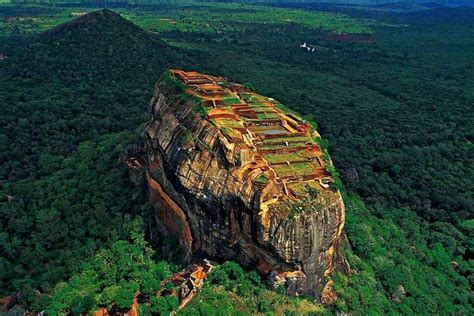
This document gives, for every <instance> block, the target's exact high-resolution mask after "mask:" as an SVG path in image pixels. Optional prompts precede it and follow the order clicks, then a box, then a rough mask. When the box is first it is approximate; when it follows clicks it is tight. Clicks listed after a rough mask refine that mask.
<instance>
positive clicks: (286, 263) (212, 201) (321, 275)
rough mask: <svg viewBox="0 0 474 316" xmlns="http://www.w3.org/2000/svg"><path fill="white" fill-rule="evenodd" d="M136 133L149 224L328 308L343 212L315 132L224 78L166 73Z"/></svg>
mask: <svg viewBox="0 0 474 316" xmlns="http://www.w3.org/2000/svg"><path fill="white" fill-rule="evenodd" d="M150 111H151V116H152V118H151V120H150V121H149V123H148V125H147V127H146V130H145V142H146V145H147V149H148V166H147V180H148V184H149V188H150V192H151V200H152V203H153V206H154V208H155V210H156V212H157V217H158V218H159V220H160V221H161V223H163V224H164V226H165V227H166V228H167V230H168V232H170V233H172V234H174V235H176V236H178V238H179V240H180V242H181V244H182V245H183V246H184V248H185V249H186V250H187V254H188V258H189V259H191V258H192V256H193V255H195V254H201V255H205V256H207V257H209V258H213V259H216V260H235V261H238V262H239V263H240V264H242V265H245V266H249V267H257V268H258V269H259V270H260V271H261V272H262V274H264V275H266V276H267V278H268V280H269V283H270V284H271V285H272V286H284V287H285V288H286V291H287V293H288V294H295V295H297V294H306V295H310V296H313V297H315V298H316V299H317V300H319V301H323V302H331V301H333V300H334V295H333V294H334V293H333V291H332V281H331V280H330V277H331V275H332V273H333V272H334V270H335V268H342V269H344V270H347V269H348V265H347V262H346V261H345V259H344V255H343V252H342V249H341V247H340V237H341V235H342V233H343V232H342V230H343V226H344V205H343V202H342V199H341V196H340V193H339V192H338V191H337V190H336V189H334V188H333V185H332V178H331V176H330V174H329V173H328V172H327V171H326V169H327V168H328V167H332V165H331V161H330V160H329V158H328V157H323V154H322V152H321V150H320V148H319V146H318V145H317V142H316V139H317V138H318V137H319V135H318V134H317V132H316V131H315V130H314V129H313V128H312V127H311V126H310V125H309V124H308V123H306V122H304V121H303V120H302V119H301V118H299V116H298V115H297V114H296V113H293V112H291V111H289V110H287V109H285V108H284V107H283V106H282V105H281V104H279V103H278V102H276V101H275V100H273V99H271V98H266V97H263V96H260V95H258V94H256V93H253V92H252V91H250V90H248V89H247V88H245V87H243V86H241V85H238V84H234V83H230V82H228V81H226V80H225V79H224V78H220V77H212V76H207V75H201V74H199V73H195V72H184V71H180V70H171V71H170V72H169V73H166V74H165V75H164V76H163V77H162V79H161V80H160V81H159V82H158V84H157V86H156V91H155V97H154V98H153V99H152V101H151V106H150Z"/></svg>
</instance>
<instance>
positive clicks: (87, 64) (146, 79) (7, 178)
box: [0, 10, 179, 306]
mask: <svg viewBox="0 0 474 316" xmlns="http://www.w3.org/2000/svg"><path fill="white" fill-rule="evenodd" d="M171 56H174V57H176V58H177V59H179V54H176V53H175V52H173V51H172V50H171V49H170V48H169V47H167V46H166V45H164V44H163V43H162V42H161V41H160V40H158V39H155V38H154V37H152V36H150V35H149V34H147V33H146V32H144V31H143V30H141V29H140V28H138V27H136V26H135V25H134V24H132V23H130V22H129V21H127V20H126V19H124V18H122V17H121V16H120V15H118V14H115V13H113V12H111V11H107V10H102V11H98V12H94V13H91V14H89V15H87V16H84V17H81V18H79V19H77V20H75V21H73V22H71V23H68V24H65V25H63V26H61V27H58V28H56V29H54V30H52V31H50V32H47V33H45V34H41V35H40V36H39V37H38V38H36V39H35V40H34V41H33V42H32V43H30V44H29V45H27V46H25V47H22V48H20V49H17V50H16V51H15V53H14V54H13V55H10V56H9V58H8V59H6V60H4V61H3V62H2V63H0V87H2V88H1V89H0V166H1V167H0V179H2V181H1V186H0V196H3V197H5V196H8V195H9V196H11V197H12V198H13V200H12V203H0V222H1V223H2V225H1V227H0V244H1V247H0V255H1V256H0V289H1V291H2V293H0V294H3V295H7V294H10V293H14V292H15V291H21V293H22V296H21V297H22V300H23V301H25V300H26V301H28V300H30V301H31V300H34V296H33V294H32V293H34V290H39V291H40V292H41V293H44V292H50V291H51V289H52V287H53V286H54V285H55V284H56V283H57V282H59V281H62V280H64V279H66V278H68V277H70V275H71V274H72V273H73V272H74V271H77V270H78V269H79V268H80V266H81V264H82V262H83V261H84V260H85V259H87V258H89V257H90V256H92V255H93V254H94V253H95V252H96V251H98V250H99V249H101V248H102V247H103V246H104V245H105V244H106V243H110V242H113V241H114V240H119V239H126V238H128V234H129V230H128V229H127V228H126V227H127V225H128V224H127V223H130V222H131V218H132V217H133V215H135V214H138V213H141V209H140V207H141V205H144V204H146V203H145V202H143V200H142V199H143V196H142V195H141V193H140V192H138V191H133V190H135V189H133V188H132V187H131V186H130V184H129V183H128V176H127V174H126V170H125V169H126V168H125V166H124V164H123V162H121V161H120V160H119V158H120V154H121V151H122V148H123V146H124V145H125V144H127V142H133V141H135V139H134V137H135V136H136V135H139V133H135V132H134V131H135V130H136V129H137V128H139V126H140V124H141V123H142V122H144V121H146V120H147V118H148V117H147V105H148V103H149V100H150V98H151V96H152V95H151V94H152V92H153V86H154V84H155V82H156V81H157V79H158V78H159V76H160V75H161V73H162V72H163V70H164V69H165V68H166V67H169V66H171ZM132 191H133V192H132ZM142 202H143V203H142ZM27 294H30V295H31V296H28V295H27ZM30 306H31V305H30Z"/></svg>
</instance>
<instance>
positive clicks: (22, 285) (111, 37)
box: [0, 4, 474, 314]
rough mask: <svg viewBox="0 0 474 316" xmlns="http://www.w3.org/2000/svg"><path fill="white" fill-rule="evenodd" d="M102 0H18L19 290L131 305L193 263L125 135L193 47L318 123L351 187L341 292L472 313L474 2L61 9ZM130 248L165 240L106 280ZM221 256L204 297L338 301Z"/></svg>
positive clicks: (8, 67)
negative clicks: (392, 7)
mask: <svg viewBox="0 0 474 316" xmlns="http://www.w3.org/2000/svg"><path fill="white" fill-rule="evenodd" d="M295 7H296V9H298V10H295ZM93 9H94V8H90V7H87V6H83V7H60V6H55V7H42V6H19V7H16V6H5V7H3V8H2V10H1V11H0V19H1V22H0V32H1V34H0V35H1V36H0V53H4V54H5V55H7V57H8V58H6V59H4V60H2V61H0V87H1V89H0V107H1V113H0V122H1V124H0V131H1V133H0V165H1V167H0V185H1V186H0V198H1V201H2V202H1V204H0V218H1V223H2V225H1V226H0V240H1V247H0V289H1V292H0V294H2V295H8V294H11V293H20V294H18V295H16V300H17V301H18V302H19V303H21V304H23V306H25V307H26V306H28V307H29V308H30V309H33V310H37V311H39V310H42V309H44V308H46V310H47V311H50V313H53V314H54V313H55V312H54V311H65V310H71V311H72V310H74V311H79V310H82V311H89V310H91V309H94V308H96V307H98V306H108V304H110V303H111V301H113V299H112V298H111V297H112V296H115V297H116V298H117V297H120V298H121V299H123V301H121V302H122V303H119V302H118V299H117V302H116V303H117V304H119V305H120V304H121V305H120V306H121V307H124V306H127V304H129V303H130V300H131V298H129V297H127V294H126V293H130V292H133V290H134V289H136V288H137V287H138V288H140V289H141V290H143V291H147V290H150V289H153V290H157V286H156V284H150V282H151V281H150V279H155V280H157V279H160V278H164V277H165V276H166V274H167V273H169V271H171V270H172V269H174V268H175V267H174V262H173V260H172V258H171V256H169V255H168V253H167V251H165V249H166V247H163V245H161V247H160V246H159V245H157V244H155V242H154V241H151V242H152V244H153V246H154V247H155V248H156V249H157V251H156V253H152V252H151V250H150V249H149V248H148V247H149V246H147V245H146V243H145V242H144V241H143V238H144V237H143V234H144V233H145V238H148V237H149V235H148V229H145V227H148V228H149V226H150V222H149V218H148V212H149V206H148V203H147V198H146V192H145V191H144V190H142V189H141V188H140V187H136V186H134V185H132V183H130V180H129V176H128V171H127V168H126V167H125V165H124V163H123V161H122V154H123V148H124V147H125V146H126V145H127V144H130V143H138V142H140V132H141V130H140V126H141V124H143V123H144V122H146V120H147V119H148V115H147V105H148V101H149V99H150V97H151V95H152V92H153V86H154V84H155V82H156V80H157V79H158V78H159V76H160V74H161V73H162V71H163V70H164V69H165V68H167V67H170V66H176V67H183V68H193V69H196V70H198V71H203V72H210V73H215V74H219V75H225V76H227V77H230V78H231V79H233V80H236V81H240V82H244V83H250V84H251V85H252V86H253V87H255V89H256V90H257V91H259V92H260V93H262V94H264V95H270V96H273V97H275V98H276V99H278V100H280V101H281V102H283V103H285V104H287V105H289V106H290V107H292V108H293V109H295V110H297V111H299V112H300V113H302V114H304V115H305V117H306V118H307V119H308V120H311V121H314V122H315V123H317V124H318V129H319V130H320V132H321V133H322V135H323V137H324V138H325V139H326V140H327V142H328V144H329V149H330V153H331V156H332V158H333V160H334V162H335V164H336V167H337V168H338V170H339V171H340V173H341V174H342V179H343V181H344V185H345V187H346V190H345V193H344V194H345V202H346V205H347V224H346V232H347V237H348V243H347V249H346V252H347V254H348V258H349V262H350V263H351V266H352V269H353V273H352V275H351V276H344V275H338V276H337V278H336V291H337V293H338V297H339V299H338V301H337V304H336V306H335V307H328V309H329V311H331V310H332V309H335V310H339V311H355V312H356V313H357V314H366V313H369V312H372V313H376V314H379V313H389V312H394V313H402V314H414V313H416V314H426V313H439V314H472V312H473V310H472V304H473V301H472V300H473V297H472V294H471V289H472V283H473V281H474V279H473V276H472V270H473V268H474V266H473V262H472V253H473V244H472V242H473V240H474V236H473V235H474V221H473V219H472V215H473V198H474V192H473V188H474V185H473V181H474V174H473V170H474V166H473V161H474V159H473V158H474V149H473V146H472V142H473V140H474V118H473V115H474V114H473V113H474V111H473V104H474V71H473V66H474V65H473V61H474V56H473V55H474V34H473V33H474V25H473V24H474V22H473V21H474V10H470V9H437V10H429V11H422V12H413V13H405V14H396V13H376V12H372V11H364V10H357V11H355V10H348V9H339V8H335V7H331V6H324V7H321V6H318V5H310V4H303V5H291V8H286V7H282V6H281V5H280V6H279V8H268V7H263V6H247V5H233V4H208V5H182V6H179V7H176V6H170V5H163V6H124V7H120V8H115V10H116V11H117V12H119V13H121V14H122V15H123V16H125V17H126V18H127V19H128V20H129V21H127V20H125V19H123V18H122V17H120V16H119V15H117V14H113V13H111V12H110V11H102V12H101V13H96V14H93V15H89V16H85V17H83V18H81V19H80V20H79V22H77V21H76V22H71V23H68V24H65V25H63V26H60V27H56V28H53V27H54V26H55V25H58V24H60V23H62V22H64V21H66V20H71V19H72V18H73V17H72V16H71V12H83V11H85V12H87V11H91V10H93ZM286 10H290V11H288V14H287V15H288V16H292V17H293V18H292V20H291V21H286V20H285V19H284V16H285V11H286ZM303 10H304V11H303ZM186 12H188V13H189V15H187V14H186ZM191 13H192V15H190V14H191ZM190 17H192V18H190ZM298 17H300V19H298ZM164 18H167V19H176V20H177V21H178V23H177V25H174V24H171V25H170V24H169V22H167V21H166V20H162V19H164ZM35 19H37V20H35ZM318 19H319V20H318ZM299 20H300V22H298V21H299ZM130 21H131V22H133V23H131V22H130ZM267 21H271V22H269V23H267ZM309 21H311V22H309ZM322 21H324V23H323V22H322ZM326 21H327V23H326ZM181 22H182V23H181ZM134 23H135V24H137V25H138V26H136V25H135V24H134ZM322 25H324V26H322ZM51 28H53V29H51ZM44 31H46V33H44ZM347 32H349V33H351V32H353V33H359V34H362V33H364V34H365V35H363V36H354V37H347V36H344V34H342V33H347ZM304 42H306V43H308V45H310V46H311V47H313V48H315V50H314V51H313V52H311V51H308V50H306V49H302V48H300V47H299V45H300V44H302V43H304ZM354 170H355V172H356V174H357V176H356V177H354ZM140 234H141V235H140ZM137 236H138V237H137ZM140 236H141V237H140ZM137 242H138V244H137ZM119 249H129V250H127V251H130V252H135V251H136V253H137V258H138V257H140V255H139V254H140V253H142V254H143V256H145V257H146V258H147V261H146V263H145V264H137V265H136V270H134V271H133V272H134V273H135V272H137V271H138V272H139V271H144V270H148V271H152V272H150V273H156V275H153V274H149V275H147V276H146V277H145V276H144V277H143V278H140V277H127V278H123V277H120V273H127V274H130V273H129V272H130V271H128V272H127V271H126V270H123V271H122V270H120V269H121V268H120V264H121V262H123V261H121V260H122V259H120V258H116V259H117V261H114V260H112V262H111V264H112V265H113V264H115V265H117V269H118V270H117V271H119V272H117V273H118V274H116V275H115V276H114V278H107V280H106V281H103V283H102V284H101V285H97V282H99V281H100V280H99V281H98V280H94V279H91V278H90V274H93V273H94V271H96V272H97V269H98V267H97V264H95V262H97V260H102V259H103V257H104V256H105V257H107V256H109V255H110V254H113V253H114V251H115V252H117V251H119V252H120V250H119ZM168 249H169V248H168ZM114 258H115V257H114ZM164 259H166V260H168V263H164V262H162V263H159V262H160V260H164ZM123 260H125V258H123ZM136 260H138V259H136ZM143 269H144V270H143ZM239 269H240V270H239ZM120 271H121V272H120ZM153 271H155V272H153ZM222 271H223V272H221V273H216V277H215V279H213V280H212V281H211V282H209V284H208V285H207V286H206V287H205V288H204V290H203V291H202V292H201V293H199V294H198V298H197V299H195V300H193V302H192V304H191V305H190V306H189V308H187V309H185V310H184V312H185V313H186V312H187V311H188V312H189V313H193V314H196V313H201V314H206V311H209V310H210V309H212V308H219V310H222V311H223V312H224V311H227V312H229V313H230V312H232V309H233V308H234V309H236V308H237V307H238V308H237V309H239V310H241V311H243V312H247V313H256V312H261V313H265V312H269V311H271V310H272V308H280V309H279V311H280V312H281V313H284V311H285V310H287V311H289V312H291V311H296V310H298V309H299V310H305V311H307V312H308V313H310V312H318V311H321V310H322V308H321V307H318V306H316V305H314V304H312V303H310V302H309V301H307V300H297V299H289V298H286V297H284V296H282V295H280V294H278V293H275V292H271V291H268V290H265V289H264V287H263V285H262V284H261V280H260V279H259V278H258V276H256V275H255V274H254V273H252V272H246V271H243V270H241V268H239V267H237V266H235V265H233V264H232V263H228V264H226V265H223V267H222ZM226 271H227V272H226ZM229 271H231V272H229ZM97 273H98V272H97ZM101 273H105V272H101ZM132 274H133V273H132ZM236 275H237V276H236ZM71 277H72V279H70V278H71ZM147 278H150V279H147ZM69 279H70V280H71V281H70V282H68V283H67V284H65V283H62V282H64V281H67V280H69ZM242 284H246V286H244V288H242ZM87 288H88V289H89V290H85V289H87ZM90 288H100V289H101V290H100V291H99V292H94V291H92V290H90ZM35 290H39V291H40V292H41V293H42V294H44V295H41V296H38V295H37V294H36V295H35ZM84 293H87V294H84ZM119 293H120V295H119ZM49 294H51V295H53V296H50V295H49ZM256 296H258V297H259V299H258V301H254V300H253V299H252V298H253V297H256ZM52 298H54V299H52ZM173 304H174V303H173V302H154V304H151V307H150V306H145V305H144V306H142V308H143V309H147V308H148V309H149V308H152V309H153V308H156V310H159V309H160V308H162V309H163V310H165V309H167V308H172V307H173V306H174V305H173ZM236 306H237V307H236ZM274 306H276V307H274ZM144 313H146V310H144Z"/></svg>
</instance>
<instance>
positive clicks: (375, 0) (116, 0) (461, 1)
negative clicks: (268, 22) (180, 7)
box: [0, 0, 474, 6]
mask: <svg viewBox="0 0 474 316" xmlns="http://www.w3.org/2000/svg"><path fill="white" fill-rule="evenodd" d="M2 2H12V3H40V2H42V3H51V2H53V3H81V4H82V3H85V2H84V1H81V0H56V1H50V0H0V3H2ZM192 2H196V1H190V0H177V1H173V3H175V4H176V3H192ZM202 2H246V3H253V2H259V3H329V4H353V5H370V6H372V5H382V4H398V3H403V4H409V5H413V4H423V5H424V4H428V5H429V4H438V5H443V6H474V1H473V0H235V1H232V0H217V1H212V0H211V1H206V0H203V1H202ZM86 3H90V4H93V3H97V4H99V3H106V4H107V5H111V4H127V3H128V4H169V3H170V1H169V0H150V1H132V0H109V1H106V2H104V1H86Z"/></svg>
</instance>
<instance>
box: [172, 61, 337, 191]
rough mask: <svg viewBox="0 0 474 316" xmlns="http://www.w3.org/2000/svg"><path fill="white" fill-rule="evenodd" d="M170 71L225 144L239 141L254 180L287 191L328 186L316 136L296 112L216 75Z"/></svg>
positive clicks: (237, 145)
mask: <svg viewBox="0 0 474 316" xmlns="http://www.w3.org/2000/svg"><path fill="white" fill-rule="evenodd" d="M171 74H172V75H173V76H174V77H175V78H178V79H180V80H181V82H182V83H183V84H184V85H186V89H185V92H186V93H187V94H189V95H191V96H193V97H195V98H197V99H198V100H199V101H200V104H201V105H202V110H203V112H204V113H205V116H206V119H207V120H209V121H210V122H211V123H212V124H214V125H215V126H216V127H217V128H218V129H219V131H221V133H222V134H223V135H224V136H225V137H226V138H227V140H228V146H235V147H240V152H241V156H242V157H241V160H240V162H241V164H242V165H245V164H251V168H252V169H254V170H260V172H259V173H258V176H256V177H255V178H254V179H253V181H254V183H255V184H256V185H257V186H261V187H264V186H266V184H267V183H268V182H269V181H270V180H274V181H276V182H277V183H281V184H282V185H283V188H284V192H285V194H286V195H288V196H291V197H301V195H306V193H307V192H308V190H309V191H311V190H317V191H324V190H328V189H329V187H330V183H331V182H332V178H331V176H330V174H329V173H328V172H327V171H326V162H325V159H323V154H322V151H321V148H320V147H319V145H318V144H317V139H318V138H319V137H320V136H319V134H318V132H317V131H316V129H314V128H312V127H311V125H310V124H309V123H308V122H306V121H304V120H303V119H302V118H301V117H300V116H298V115H297V114H296V113H294V112H292V111H291V110H289V109H286V108H285V107H284V106H283V105H282V104H280V103H279V102H277V101H275V100H274V99H272V98H267V97H264V96H262V95H259V94H257V93H255V92H253V91H251V90H250V89H248V88H247V87H245V86H244V85H241V84H236V83H231V82H228V81H227V80H225V79H224V78H222V77H216V76H210V75H205V74H200V73H198V72H194V71H189V72H186V71H183V70H179V69H173V70H171ZM254 174H257V172H254Z"/></svg>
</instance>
